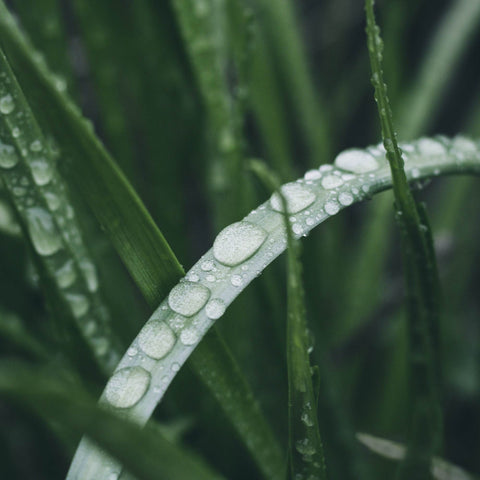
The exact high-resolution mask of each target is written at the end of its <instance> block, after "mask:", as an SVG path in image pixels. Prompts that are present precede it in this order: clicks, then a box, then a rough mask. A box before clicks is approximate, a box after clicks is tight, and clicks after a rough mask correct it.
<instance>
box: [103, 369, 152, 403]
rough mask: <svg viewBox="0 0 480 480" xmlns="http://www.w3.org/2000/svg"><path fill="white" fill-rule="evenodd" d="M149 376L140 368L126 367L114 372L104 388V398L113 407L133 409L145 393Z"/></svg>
mask: <svg viewBox="0 0 480 480" xmlns="http://www.w3.org/2000/svg"><path fill="white" fill-rule="evenodd" d="M149 384H150V374H149V373H148V372H147V371H146V370H145V369H143V368H142V367H127V368H122V369H121V370H118V371H117V372H115V374H114V375H113V377H112V378H111V379H110V380H109V382H108V383H107V386H106V388H105V397H106V399H107V400H108V402H110V403H111V404H112V405H113V406H114V407H117V408H130V407H133V406H134V405H135V404H136V403H137V402H138V401H139V400H140V399H141V398H142V397H143V396H144V395H145V392H146V391H147V388H148V386H149Z"/></svg>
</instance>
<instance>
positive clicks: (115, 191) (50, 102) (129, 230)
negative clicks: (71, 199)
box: [0, 4, 182, 299]
mask: <svg viewBox="0 0 480 480" xmlns="http://www.w3.org/2000/svg"><path fill="white" fill-rule="evenodd" d="M0 14H1V15H0V35H1V40H2V43H3V45H4V47H5V49H6V51H7V54H8V56H9V60H10V62H11V63H12V65H13V67H14V71H15V73H16V75H17V76H18V77H19V80H20V82H21V83H22V85H26V87H27V89H28V92H27V93H28V97H29V100H30V98H31V99H32V103H33V105H34V111H35V114H36V115H37V116H38V118H39V119H40V120H42V121H43V122H44V123H45V125H48V127H49V128H50V129H51V132H52V133H53V134H54V135H55V138H56V140H57V141H58V143H59V146H60V148H61V150H62V154H63V155H64V156H65V163H66V165H65V171H66V172H67V173H68V174H69V175H70V176H71V178H72V180H73V181H74V182H75V183H76V184H77V185H78V187H79V189H80V190H81V191H82V192H83V194H84V197H85V199H86V200H87V202H88V203H89V205H90V207H91V209H92V211H93V212H94V214H95V216H96V218H97V220H98V222H99V223H100V225H101V226H102V228H104V229H105V232H106V233H107V235H108V237H109V238H110V240H111V242H112V244H113V245H114V247H115V249H116V250H117V252H118V253H119V255H120V258H121V259H122V261H123V262H124V263H125V264H126V267H127V269H128V270H129V272H130V274H131V275H132V276H133V278H134V280H135V282H136V283H137V285H142V286H143V288H144V289H145V294H146V297H147V298H148V299H155V298H156V297H157V295H160V296H162V294H165V293H166V292H167V291H168V289H169V288H171V286H172V285H174V284H175V282H176V280H177V279H178V278H179V277H180V276H181V275H182V268H181V266H180V264H179V263H178V261H177V259H176V258H175V256H174V255H173V252H172V251H171V249H170V247H169V246H168V244H167V242H166V240H165V238H164V237H163V235H162V233H161V232H160V230H159V229H158V228H157V227H156V225H155V223H154V222H153V220H152V219H151V217H150V215H149V214H148V212H147V211H146V209H145V207H144V206H143V204H142V202H141V200H140V199H139V198H138V196H137V194H136V193H135V191H134V190H133V189H132V187H131V186H130V184H129V183H128V181H127V180H126V178H125V176H124V175H123V174H122V172H121V171H120V170H119V169H118V167H117V166H116V165H115V163H114V161H113V160H112V158H111V157H110V156H109V154H108V153H107V151H106V150H105V148H104V147H103V145H102V144H101V142H100V141H99V140H98V139H97V138H96V137H95V135H94V134H93V132H92V130H91V127H90V126H89V124H88V123H87V122H86V121H85V120H84V119H83V117H82V116H81V115H80V113H79V111H78V109H77V107H75V105H74V104H73V103H72V102H71V101H70V100H69V99H68V97H67V96H66V95H65V94H64V93H63V92H61V91H58V90H57V89H56V88H55V83H54V81H53V79H52V77H51V75H50V73H49V72H48V70H47V68H46V66H45V65H44V64H43V63H38V62H36V61H35V58H34V55H33V51H34V50H33V48H32V47H31V45H29V44H28V42H27V41H26V40H25V39H24V38H23V37H22V35H21V34H20V32H19V31H18V29H17V27H16V25H15V22H14V20H13V19H12V17H11V15H10V14H9V12H8V11H7V9H6V8H5V6H4V5H3V4H0ZM146 232H148V233H146ZM142 252H148V254H147V255H145V254H143V253H142ZM141 253H142V254H141ZM152 265H155V267H154V268H153V267H152Z"/></svg>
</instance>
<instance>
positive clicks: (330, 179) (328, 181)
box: [322, 175, 343, 190]
mask: <svg viewBox="0 0 480 480" xmlns="http://www.w3.org/2000/svg"><path fill="white" fill-rule="evenodd" d="M340 185H343V180H342V179H341V178H340V177H337V176H336V175H327V176H326V177H324V178H323V179H322V187H323V188H325V189H327V190H330V189H332V188H336V187H339V186H340Z"/></svg>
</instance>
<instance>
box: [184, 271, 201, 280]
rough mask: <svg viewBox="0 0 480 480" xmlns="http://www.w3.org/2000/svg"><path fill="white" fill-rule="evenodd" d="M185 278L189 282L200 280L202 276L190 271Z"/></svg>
mask: <svg viewBox="0 0 480 480" xmlns="http://www.w3.org/2000/svg"><path fill="white" fill-rule="evenodd" d="M185 278H186V279H187V280H188V281H189V282H198V281H199V280H200V277H199V276H198V275H197V274H196V273H194V272H190V273H189V274H188V275H187V276H186V277H185Z"/></svg>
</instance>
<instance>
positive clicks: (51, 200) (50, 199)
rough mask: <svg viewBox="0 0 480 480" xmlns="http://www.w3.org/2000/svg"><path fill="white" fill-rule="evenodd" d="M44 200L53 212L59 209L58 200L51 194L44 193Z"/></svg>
mask: <svg viewBox="0 0 480 480" xmlns="http://www.w3.org/2000/svg"><path fill="white" fill-rule="evenodd" d="M44 195H45V200H46V201H47V205H48V208H49V209H50V210H52V212H54V211H55V210H58V208H59V207H60V198H59V197H58V196H57V195H55V193H52V192H45V194H44Z"/></svg>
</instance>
